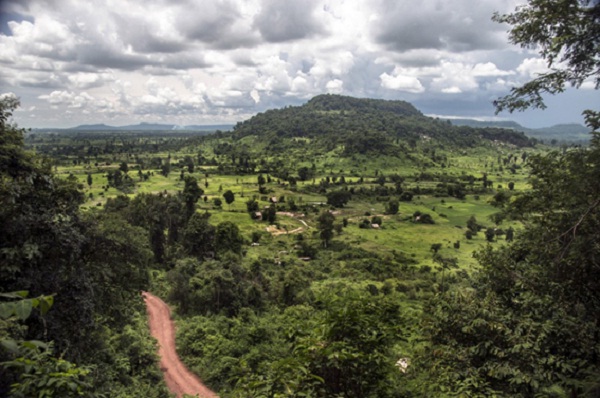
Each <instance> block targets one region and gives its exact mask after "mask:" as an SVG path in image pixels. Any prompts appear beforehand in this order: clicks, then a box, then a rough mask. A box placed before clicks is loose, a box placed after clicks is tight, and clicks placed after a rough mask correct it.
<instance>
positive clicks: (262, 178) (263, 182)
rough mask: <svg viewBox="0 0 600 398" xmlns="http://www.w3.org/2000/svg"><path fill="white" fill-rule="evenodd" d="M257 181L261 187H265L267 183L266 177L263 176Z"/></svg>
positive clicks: (259, 176) (260, 175)
mask: <svg viewBox="0 0 600 398" xmlns="http://www.w3.org/2000/svg"><path fill="white" fill-rule="evenodd" d="M257 181H258V185H259V186H263V185H265V183H266V181H265V177H264V176H263V175H262V174H259V175H258V178H257Z"/></svg>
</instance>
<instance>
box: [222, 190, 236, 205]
mask: <svg viewBox="0 0 600 398" xmlns="http://www.w3.org/2000/svg"><path fill="white" fill-rule="evenodd" d="M223 198H224V199H225V202H227V204H228V205H229V210H231V204H232V203H233V202H234V201H235V195H234V194H233V192H232V191H231V190H230V189H228V190H227V191H225V193H224V194H223Z"/></svg>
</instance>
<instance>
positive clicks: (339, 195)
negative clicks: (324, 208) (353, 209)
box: [327, 189, 352, 207]
mask: <svg viewBox="0 0 600 398" xmlns="http://www.w3.org/2000/svg"><path fill="white" fill-rule="evenodd" d="M351 197H352V194H351V193H350V192H349V191H346V190H345V189H341V190H339V191H331V192H327V204H328V205H331V206H334V207H344V206H345V205H346V204H347V203H348V201H349V200H350V198H351Z"/></svg>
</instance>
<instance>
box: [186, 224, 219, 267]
mask: <svg viewBox="0 0 600 398" xmlns="http://www.w3.org/2000/svg"><path fill="white" fill-rule="evenodd" d="M182 243H183V248H184V250H185V252H186V253H187V254H189V255H192V256H195V257H198V258H200V259H203V258H205V257H214V253H215V227H213V226H212V225H211V224H209V222H208V217H206V216H205V215H203V214H199V213H194V214H193V215H192V217H191V218H190V220H189V221H188V224H187V226H186V227H185V230H184V232H183V242H182Z"/></svg>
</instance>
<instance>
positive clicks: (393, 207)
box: [385, 199, 400, 214]
mask: <svg viewBox="0 0 600 398" xmlns="http://www.w3.org/2000/svg"><path fill="white" fill-rule="evenodd" d="M399 209H400V203H399V202H398V200H397V199H390V201H389V202H388V203H387V204H386V206H385V212H386V214H398V210H399Z"/></svg>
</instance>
